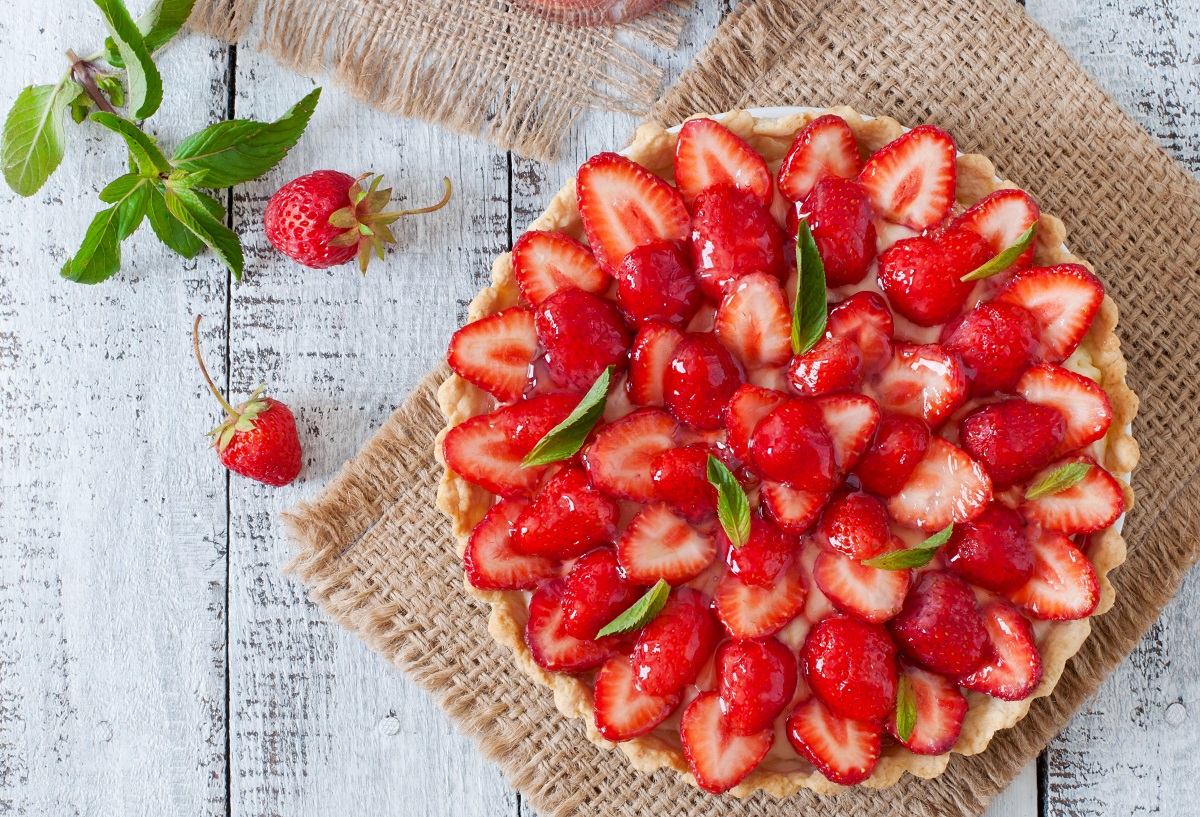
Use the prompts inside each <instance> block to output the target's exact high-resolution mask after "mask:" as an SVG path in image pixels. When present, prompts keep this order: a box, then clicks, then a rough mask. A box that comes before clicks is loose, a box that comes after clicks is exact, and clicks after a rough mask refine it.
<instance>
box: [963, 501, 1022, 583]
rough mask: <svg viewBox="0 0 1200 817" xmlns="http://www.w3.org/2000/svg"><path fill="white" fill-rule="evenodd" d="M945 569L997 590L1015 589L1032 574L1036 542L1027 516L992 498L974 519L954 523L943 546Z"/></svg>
mask: <svg viewBox="0 0 1200 817" xmlns="http://www.w3.org/2000/svg"><path fill="white" fill-rule="evenodd" d="M942 559H943V560H944V561H945V564H946V569H947V570H949V571H951V572H952V573H955V574H957V575H958V576H961V577H962V578H964V579H966V580H967V581H969V582H971V584H975V585H978V586H980V587H982V588H984V589H985V590H991V591H993V592H996V593H1007V592H1008V591H1010V590H1016V589H1017V588H1018V587H1020V586H1021V585H1023V584H1025V582H1027V581H1028V580H1029V577H1030V576H1032V575H1033V566H1034V560H1033V546H1032V545H1031V544H1030V543H1029V539H1028V538H1027V537H1026V536H1025V519H1024V517H1022V516H1021V514H1019V513H1017V512H1016V511H1014V510H1012V509H1010V508H1007V507H1005V506H1004V505H1001V504H1000V503H998V502H993V503H992V504H991V505H989V506H988V508H987V510H986V511H984V512H983V513H982V514H980V515H979V516H978V517H976V519H975V520H974V521H972V522H964V523H962V524H961V525H955V526H954V533H953V535H952V536H951V537H950V541H949V542H947V543H946V545H945V546H944V547H943V548H942Z"/></svg>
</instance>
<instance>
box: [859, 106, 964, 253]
mask: <svg viewBox="0 0 1200 817" xmlns="http://www.w3.org/2000/svg"><path fill="white" fill-rule="evenodd" d="M957 152H958V151H957V150H956V149H955V147H954V140H953V139H952V138H950V134H948V133H946V132H945V131H944V130H941V129H940V128H936V127H934V126H933V125H921V126H920V127H916V128H913V129H912V130H910V131H909V132H908V133H906V134H904V135H903V136H901V137H900V138H899V139H896V140H895V141H893V142H889V143H888V144H886V145H884V146H883V147H881V148H880V149H879V150H878V151H876V152H875V155H873V156H872V157H871V158H869V159H867V161H866V164H864V165H863V169H862V172H861V173H859V175H858V178H859V181H861V182H862V184H863V186H864V187H865V188H866V189H867V195H868V196H870V197H871V204H872V206H873V207H874V208H875V212H876V213H879V214H880V215H881V216H883V217H884V218H885V219H887V220H888V221H892V222H895V223H897V224H903V225H905V226H906V227H911V228H912V229H914V230H924V229H926V228H929V227H932V226H933V225H935V224H937V223H938V222H939V221H941V220H942V219H944V218H945V217H946V216H948V215H950V207H951V206H952V205H953V204H954V185H955V173H956V169H957V165H956V162H955V156H956V154H957Z"/></svg>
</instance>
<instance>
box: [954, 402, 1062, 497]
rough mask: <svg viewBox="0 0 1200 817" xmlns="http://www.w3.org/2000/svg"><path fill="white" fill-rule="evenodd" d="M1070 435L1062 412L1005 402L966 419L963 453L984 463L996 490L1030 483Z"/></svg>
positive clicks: (961, 434)
mask: <svg viewBox="0 0 1200 817" xmlns="http://www.w3.org/2000/svg"><path fill="white" fill-rule="evenodd" d="M1066 431H1067V421H1066V420H1065V419H1064V418H1063V416H1062V414H1061V413H1059V411H1058V409H1055V408H1052V407H1050V406H1042V405H1038V404H1037V403H1030V402H1029V401H1028V400H1020V399H1013V400H1001V401H1000V402H998V403H988V404H987V405H986V406H980V407H979V408H977V409H976V410H975V411H972V412H971V413H970V414H968V415H967V416H966V417H964V418H963V421H962V423H961V424H960V425H959V432H958V435H959V439H960V440H961V444H962V447H963V449H964V450H965V451H966V452H967V453H968V454H970V455H971V456H972V457H973V458H974V459H975V460H976V461H977V462H979V463H981V464H982V465H983V467H984V468H986V469H987V472H988V474H989V475H991V477H992V485H993V486H994V487H995V488H1007V487H1008V486H1009V485H1012V484H1013V483H1016V482H1021V481H1022V480H1025V479H1028V478H1029V477H1031V476H1033V475H1034V474H1035V473H1037V471H1038V469H1040V468H1041V467H1042V466H1044V465H1045V464H1046V463H1048V462H1050V460H1052V459H1053V458H1054V455H1055V453H1057V452H1058V450H1059V447H1060V446H1061V445H1062V441H1063V436H1064V435H1065V434H1066Z"/></svg>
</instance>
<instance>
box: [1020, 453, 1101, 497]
mask: <svg viewBox="0 0 1200 817" xmlns="http://www.w3.org/2000/svg"><path fill="white" fill-rule="evenodd" d="M1091 470H1092V464H1091V463H1090V462H1081V461H1077V462H1068V463H1067V464H1066V465H1064V466H1062V467H1061V468H1055V469H1054V470H1053V471H1051V472H1050V473H1049V474H1047V475H1046V476H1045V477H1043V478H1042V479H1040V480H1038V481H1037V483H1036V484H1035V485H1033V486H1031V487H1030V488H1029V490H1028V491H1026V492H1025V498H1026V499H1029V500H1034V499H1041V498H1042V497H1044V496H1051V495H1052V494H1057V493H1061V492H1062V491H1065V490H1067V489H1068V488H1070V487H1071V486H1072V485H1074V484H1075V483H1077V482H1079V481H1080V480H1081V479H1083V478H1084V477H1086V476H1087V475H1088V471H1091Z"/></svg>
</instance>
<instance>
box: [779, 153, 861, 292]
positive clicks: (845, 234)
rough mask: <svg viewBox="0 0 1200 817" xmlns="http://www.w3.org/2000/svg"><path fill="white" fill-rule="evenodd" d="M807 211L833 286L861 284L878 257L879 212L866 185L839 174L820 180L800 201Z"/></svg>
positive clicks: (815, 239) (800, 206) (799, 208)
mask: <svg viewBox="0 0 1200 817" xmlns="http://www.w3.org/2000/svg"><path fill="white" fill-rule="evenodd" d="M798 211H799V212H801V213H803V214H805V216H806V217H807V219H808V226H809V229H810V230H812V235H813V240H814V241H816V244H817V251H818V252H819V253H820V255H821V261H822V262H824V267H825V283H826V285H828V286H829V287H840V286H846V285H847V284H857V283H858V282H859V281H861V280H862V279H863V278H865V277H866V275H867V269H868V267H870V265H871V262H872V261H874V260H875V245H876V236H875V215H874V213H872V212H871V202H870V200H869V199H868V198H867V193H866V191H865V190H864V189H863V187H862V185H860V184H858V183H857V182H854V181H848V180H846V179H839V178H836V177H833V178H825V179H822V180H821V181H819V182H817V185H816V186H815V187H814V188H813V189H812V191H811V192H810V193H809V194H808V196H807V197H805V199H804V203H803V204H801V205H799V207H798Z"/></svg>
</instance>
